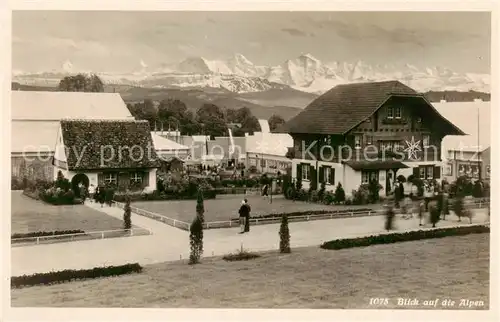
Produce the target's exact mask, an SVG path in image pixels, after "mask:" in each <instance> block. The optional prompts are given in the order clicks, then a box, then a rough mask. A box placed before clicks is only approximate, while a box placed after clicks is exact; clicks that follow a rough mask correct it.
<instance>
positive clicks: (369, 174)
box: [361, 170, 379, 183]
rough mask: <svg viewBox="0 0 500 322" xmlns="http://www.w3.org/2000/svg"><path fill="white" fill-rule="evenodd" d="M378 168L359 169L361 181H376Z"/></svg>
mask: <svg viewBox="0 0 500 322" xmlns="http://www.w3.org/2000/svg"><path fill="white" fill-rule="evenodd" d="M378 180H379V179H378V170H375V171H361V183H370V181H375V182H378Z"/></svg>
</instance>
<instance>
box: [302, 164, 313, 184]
mask: <svg viewBox="0 0 500 322" xmlns="http://www.w3.org/2000/svg"><path fill="white" fill-rule="evenodd" d="M302 180H311V166H310V165H309V164H303V165H302Z"/></svg>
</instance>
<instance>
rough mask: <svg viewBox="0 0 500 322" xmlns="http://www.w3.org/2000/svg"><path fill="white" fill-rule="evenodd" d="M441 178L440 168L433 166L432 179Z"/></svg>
mask: <svg viewBox="0 0 500 322" xmlns="http://www.w3.org/2000/svg"><path fill="white" fill-rule="evenodd" d="M440 178H441V167H439V166H435V167H434V179H440Z"/></svg>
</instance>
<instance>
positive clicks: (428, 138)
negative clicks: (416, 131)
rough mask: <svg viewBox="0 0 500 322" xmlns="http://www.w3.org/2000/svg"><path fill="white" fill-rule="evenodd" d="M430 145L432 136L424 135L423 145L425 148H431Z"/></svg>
mask: <svg viewBox="0 0 500 322" xmlns="http://www.w3.org/2000/svg"><path fill="white" fill-rule="evenodd" d="M429 144H430V136H429V134H424V135H422V145H423V146H424V148H427V147H429Z"/></svg>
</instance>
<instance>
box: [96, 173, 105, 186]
mask: <svg viewBox="0 0 500 322" xmlns="http://www.w3.org/2000/svg"><path fill="white" fill-rule="evenodd" d="M97 184H98V185H99V186H103V185H104V173H98V174H97Z"/></svg>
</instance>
